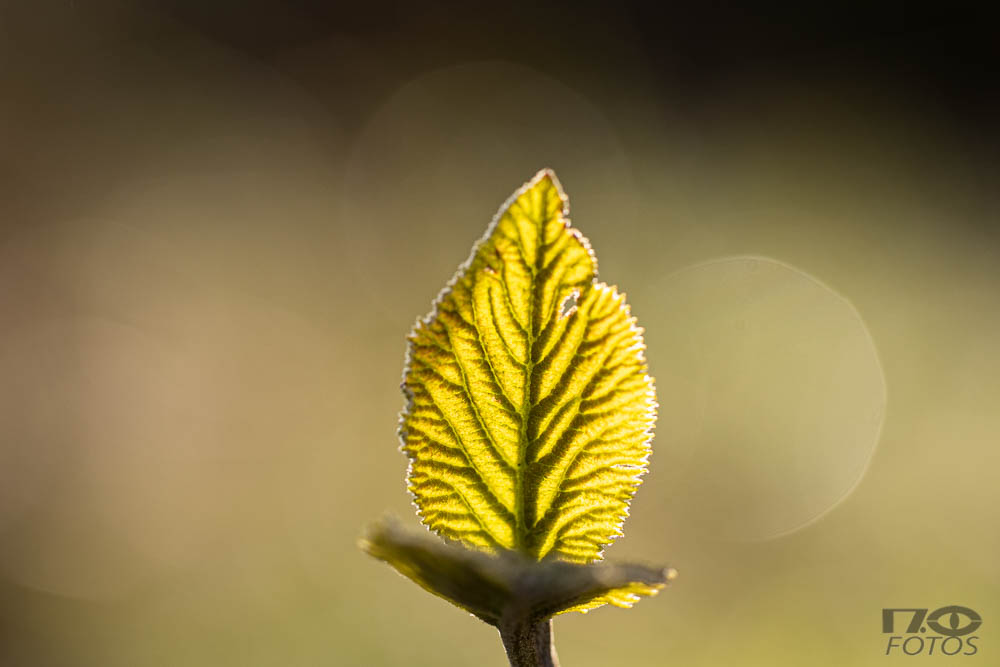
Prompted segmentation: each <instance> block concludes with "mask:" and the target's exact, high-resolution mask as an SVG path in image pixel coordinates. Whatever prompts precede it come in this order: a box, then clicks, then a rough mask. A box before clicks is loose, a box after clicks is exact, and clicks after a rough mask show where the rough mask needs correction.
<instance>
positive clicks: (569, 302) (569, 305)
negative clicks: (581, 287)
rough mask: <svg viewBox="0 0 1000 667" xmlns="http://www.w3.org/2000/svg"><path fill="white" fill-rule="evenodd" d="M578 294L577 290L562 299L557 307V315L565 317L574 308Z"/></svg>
mask: <svg viewBox="0 0 1000 667" xmlns="http://www.w3.org/2000/svg"><path fill="white" fill-rule="evenodd" d="M579 296H580V293H579V292H573V293H572V294H570V295H569V296H567V297H566V298H565V299H563V302H562V306H561V307H560V308H559V317H566V316H567V315H569V314H570V313H572V312H573V311H574V310H575V309H576V300H577V297H579Z"/></svg>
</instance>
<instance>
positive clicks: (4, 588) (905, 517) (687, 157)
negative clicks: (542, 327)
mask: <svg viewBox="0 0 1000 667" xmlns="http://www.w3.org/2000/svg"><path fill="white" fill-rule="evenodd" d="M942 11H943V10H942ZM987 25H988V24H987V23H986V22H985V21H984V20H980V17H978V16H977V15H976V14H975V13H974V12H972V11H966V10H960V9H952V10H949V13H941V14H933V13H926V14H924V13H920V12H919V11H917V10H912V9H911V10H910V11H909V12H902V10H901V6H896V5H895V4H894V3H888V4H885V5H883V6H879V7H877V8H872V7H865V8H863V9H862V8H860V7H859V8H855V9H848V8H825V9H816V10H805V9H799V10H796V11H794V12H792V13H786V12H783V11H779V10H777V9H774V8H772V9H767V8H762V9H761V10H760V11H750V10H747V9H739V10H738V9H735V8H732V7H728V6H724V5H718V6H715V5H713V6H712V7H711V8H701V7H698V6H694V5H692V6H689V7H684V6H675V7H660V8H657V9H653V8H648V7H644V6H642V5H639V4H632V5H622V6H614V5H611V4H607V5H599V4H593V3H585V4H583V5H581V6H578V7H574V8H572V9H567V8H561V7H557V6H554V5H551V6H545V7H537V6H525V7H516V6H513V5H503V6H499V5H498V6H496V7H489V8H487V7H476V6H472V5H465V4H461V3H449V2H431V3H422V4H421V5H419V6H417V5H416V4H410V3H374V4H372V3H363V4H360V3H359V4H351V5H347V4H342V3H319V2H304V1H299V2H292V3H278V2H264V1H259V0H255V1H253V2H249V3H228V2H220V3H208V4H202V3H195V2H134V3H124V2H110V1H95V2H87V1H85V0H43V1H41V2H38V3H18V2H12V1H11V2H0V665H12V666H18V667H20V666H27V667H36V666H38V667H49V666H52V667H57V666H58V667H62V666H66V667H77V666H88V667H89V666H95V667H117V666H122V667H126V666H128V667H132V666H135V665H143V666H147V665H148V666H168V665H170V666H174V665H191V666H202V665H205V666H208V665H212V666H217V665H240V666H244V665H246V666H250V665H253V666H257V665H260V666H265V665H283V666H284V665H320V664H324V665H397V664H409V665H468V664H475V665H480V664H482V665H501V664H504V658H503V654H502V651H501V648H500V644H499V641H498V639H497V637H496V636H495V632H494V631H492V630H491V629H490V628H488V627H487V626H485V625H484V624H482V623H480V622H478V621H476V620H475V619H473V618H471V617H469V616H468V615H467V614H464V613H463V612H461V611H459V610H457V609H454V608H451V607H449V606H448V605H447V604H446V603H444V602H442V601H440V600H437V599H435V598H433V597H431V596H429V595H427V594H426V593H424V592H423V591H421V590H419V589H418V588H417V587H415V586H413V585H412V584H410V583H409V582H406V581H405V580H403V579H402V578H400V577H398V576H396V575H395V574H393V573H392V572H391V571H390V570H388V569H387V568H386V567H384V566H383V565H381V564H379V563H376V562H374V561H372V560H370V559H367V558H366V557H365V556H364V555H363V554H362V553H361V552H360V551H358V549H357V548H356V546H355V541H356V539H357V537H358V535H359V534H360V532H361V529H362V527H363V526H364V524H366V523H367V522H369V521H371V520H373V519H376V518H377V517H379V516H380V515H381V514H382V513H383V512H387V511H388V512H392V513H394V514H396V515H398V516H401V517H402V518H403V519H404V522H408V523H410V524H411V525H413V526H414V527H415V526H416V519H415V518H414V516H413V514H412V508H411V506H410V504H409V498H408V497H407V495H406V492H405V488H404V482H403V476H404V472H405V468H406V465H405V459H404V457H403V456H402V454H400V453H399V451H398V449H397V446H398V443H397V441H396V435H395V426H396V419H397V414H398V411H399V409H400V408H401V406H402V396H401V394H400V392H399V387H398V385H399V379H400V373H401V370H402V364H403V353H404V337H405V335H406V333H407V331H408V329H409V327H410V326H411V325H412V323H413V321H414V320H415V319H416V317H418V316H420V315H423V314H424V313H425V312H426V311H427V310H428V309H429V307H430V302H431V299H432V298H433V296H434V295H435V294H436V293H437V291H438V290H439V289H440V288H441V287H442V286H443V285H444V284H445V282H446V281H447V280H448V278H449V277H450V275H451V272H452V271H453V270H454V268H455V266H457V265H458V264H459V262H460V261H462V260H463V259H464V258H465V257H466V256H467V254H468V250H469V247H470V246H471V244H472V243H473V242H474V241H475V240H476V239H477V238H479V236H480V235H481V234H482V232H483V230H484V229H485V227H486V225H487V223H488V222H489V220H490V217H491V216H492V215H493V213H494V212H495V210H496V207H497V206H498V205H499V204H500V202H502V201H503V200H504V199H505V198H506V197H507V195H508V194H509V193H510V192H511V191H513V190H514V189H515V188H516V187H517V186H519V185H520V184H521V183H522V182H524V181H525V180H527V179H528V178H530V177H531V176H532V175H533V174H534V173H535V172H536V171H537V170H538V169H539V168H542V167H546V166H548V167H552V168H554V169H555V170H556V172H557V173H558V175H559V177H560V179H561V181H562V183H563V185H564V187H565V189H566V190H567V192H568V194H569V197H570V201H571V206H572V214H573V220H574V224H576V225H577V226H578V227H579V228H580V229H581V230H582V231H583V233H584V234H585V235H586V236H588V238H589V239H590V241H591V242H592V244H593V246H594V248H595V250H596V253H597V256H598V260H599V263H600V270H601V277H602V279H603V280H606V281H608V282H610V283H614V284H617V285H619V286H620V287H621V288H622V289H623V290H624V291H625V292H627V293H628V295H629V300H630V303H631V305H632V309H633V312H634V313H635V314H636V315H637V316H638V318H639V321H640V324H642V325H643V326H644V327H645V328H646V330H647V344H648V347H649V349H648V357H649V361H650V367H651V372H652V374H653V375H654V376H655V377H656V378H657V381H658V382H657V384H658V391H659V399H660V403H661V417H660V421H659V424H658V429H657V436H656V439H655V441H654V455H653V458H652V460H651V472H650V474H649V475H648V476H647V478H646V482H645V484H644V486H643V487H642V488H641V489H640V491H639V493H638V495H637V497H636V500H635V502H634V504H633V511H632V517H631V518H630V520H629V522H628V523H626V526H625V532H626V536H625V537H624V538H623V539H622V540H621V541H620V543H619V544H616V545H614V546H613V547H612V548H610V549H609V551H608V557H609V558H633V559H641V560H649V561H662V562H666V563H669V564H671V565H673V566H675V567H676V568H677V569H678V570H679V571H680V578H679V579H678V581H677V583H676V584H675V585H674V586H673V587H672V588H671V589H669V590H667V591H666V592H664V593H663V594H662V595H661V596H659V597H658V598H656V599H653V600H650V601H644V602H642V603H640V604H639V605H637V607H636V608H635V609H633V610H631V611H627V612H626V611H621V610H615V609H611V610H606V609H602V610H599V611H596V612H594V613H592V614H589V615H588V616H586V617H584V616H580V615H572V616H571V617H561V618H559V619H558V620H557V621H556V624H555V633H556V640H557V646H558V649H559V652H560V655H561V656H562V658H563V661H564V664H566V665H581V666H582V665H661V664H672V663H676V664H686V665H719V664H732V665H752V664H762V665H786V664H787V665H800V664H812V663H815V662H816V661H817V660H819V661H820V662H821V663H822V664H851V665H868V664H871V665H875V664H883V663H884V662H886V661H889V662H898V661H899V660H903V659H906V658H905V657H904V658H896V657H892V658H886V657H885V656H884V652H885V642H884V636H883V635H882V634H881V625H880V620H881V609H882V608H883V607H890V606H898V607H914V606H915V607H929V608H931V609H934V608H936V607H939V606H942V605H946V604H960V605H964V606H968V607H971V608H973V609H976V610H977V611H979V612H980V613H981V614H982V616H983V618H984V619H985V621H984V625H983V627H982V629H981V630H980V634H981V635H982V640H981V642H980V643H981V646H982V648H981V650H980V653H979V654H978V655H976V656H972V657H963V658H962V660H963V661H964V662H972V663H976V664H992V662H993V658H992V657H991V656H995V655H996V651H997V650H998V648H997V647H998V646H1000V634H996V633H995V631H994V630H993V629H992V628H993V627H995V626H994V620H995V619H997V618H1000V605H998V600H1000V577H998V575H997V570H996V560H997V556H998V555H1000V530H998V528H997V526H1000V510H998V508H1000V485H998V484H997V477H998V473H1000V453H998V436H1000V412H998V410H997V407H996V406H997V405H998V403H1000V384H998V382H997V377H1000V355H998V354H997V349H996V340H997V330H998V328H1000V301H998V298H997V295H998V288H1000V236H998V224H997V223H998V214H1000V200H998V193H1000V188H998V187H997V184H998V178H997V177H998V171H1000V169H998V167H1000V165H998V163H997V160H996V155H997V149H998V148H1000V142H998V141H997V140H998V136H1000V135H998V126H997V124H996V122H995V119H996V117H997V116H996V112H997V111H998V106H997V103H996V102H997V99H996V94H995V89H996V86H995V82H994V81H993V80H992V79H991V77H990V74H989V72H990V70H991V67H992V62H993V60H992V57H993V56H995V53H994V50H995V48H996V45H995V43H994V42H995V40H993V39H992V37H991V35H989V34H988V30H987V28H986V26H987ZM817 656H821V658H818V657H817ZM912 659H917V658H912ZM933 659H937V658H932V659H928V660H925V661H929V660H933ZM941 659H947V658H941ZM918 660H919V659H918Z"/></svg>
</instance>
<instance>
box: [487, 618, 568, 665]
mask: <svg viewBox="0 0 1000 667" xmlns="http://www.w3.org/2000/svg"><path fill="white" fill-rule="evenodd" d="M500 639H502V640H503V647H504V649H505V650H506V651H507V659H508V660H510V665H511V667H559V657H558V656H557V655H556V646H555V644H553V643H552V619H545V620H543V621H538V620H534V619H527V618H519V619H512V620H509V621H505V622H503V623H501V625H500Z"/></svg>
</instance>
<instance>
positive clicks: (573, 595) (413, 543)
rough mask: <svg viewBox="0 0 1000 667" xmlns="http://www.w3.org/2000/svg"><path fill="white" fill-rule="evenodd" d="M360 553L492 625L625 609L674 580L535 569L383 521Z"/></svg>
mask: <svg viewBox="0 0 1000 667" xmlns="http://www.w3.org/2000/svg"><path fill="white" fill-rule="evenodd" d="M361 548H362V549H364V550H365V551H366V552H368V553H369V554H370V555H371V556H373V557H375V558H378V559H379V560H382V561H385V562H386V563H388V564H389V565H391V566H392V567H394V568H395V569H396V570H397V571H399V572H400V573H401V574H403V575H405V576H406V577H408V578H410V579H412V580H413V581H414V582H416V583H417V584H419V585H420V586H421V587H423V588H424V589H425V590H427V591H429V592H431V593H434V594H435V595H437V596H439V597H442V598H444V599H445V600H448V601H449V602H451V603H452V604H454V605H456V606H459V607H461V608H463V609H465V610H466V611H468V612H469V613H471V614H473V615H475V616H477V617H478V618H480V619H482V620H483V621H485V622H487V623H489V624H491V625H494V626H498V627H499V626H500V624H501V623H502V622H503V621H505V620H507V619H510V618H512V617H516V618H520V619H530V620H533V621H538V620H544V619H546V618H550V617H551V616H554V615H556V614H561V613H564V612H567V611H581V612H586V611H588V610H589V609H593V608H594V607H598V606H600V605H602V604H606V603H610V604H613V605H616V606H619V607H631V606H632V604H633V603H635V602H636V601H637V600H638V599H639V598H640V597H643V596H650V595H655V594H656V593H657V592H658V591H659V590H660V589H661V588H663V587H664V586H666V585H667V584H668V583H669V582H670V581H671V580H673V578H674V577H676V571H675V570H673V569H672V568H653V567H646V566H644V565H635V564H617V563H609V562H604V561H601V562H597V563H590V564H578V563H569V562H565V561H560V560H555V559H552V560H546V561H542V562H538V561H535V560H533V559H531V558H528V557H526V556H524V555H522V554H519V553H516V552H513V551H503V552H501V553H499V554H497V555H491V554H488V553H485V552H481V551H473V550H470V549H467V548H465V547H463V546H461V545H460V544H458V543H455V542H452V543H445V542H442V541H441V540H439V539H438V538H436V537H433V536H432V535H430V534H428V533H424V534H414V533H410V532H407V531H405V530H403V529H402V528H400V527H399V526H398V524H396V523H395V522H394V521H390V520H386V521H382V522H380V523H377V524H375V525H374V526H372V527H371V528H370V529H369V531H368V534H367V535H366V536H365V538H364V539H363V540H362V541H361Z"/></svg>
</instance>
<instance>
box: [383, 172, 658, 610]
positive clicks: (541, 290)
mask: <svg viewBox="0 0 1000 667" xmlns="http://www.w3.org/2000/svg"><path fill="white" fill-rule="evenodd" d="M567 214H568V204H567V200H566V196H565V195H564V194H563V192H562V189H561V188H560V186H559V182H558V181H557V180H556V177H555V175H554V174H553V173H552V172H551V171H549V170H543V171H541V172H539V173H538V174H537V175H536V176H535V177H534V178H533V179H532V180H531V181H529V182H528V183H527V184H525V185H524V186H523V187H522V188H521V189H520V190H518V191H517V192H515V193H514V195H513V196H512V197H511V198H510V199H509V200H508V201H507V202H506V203H505V204H504V205H503V206H502V207H501V209H500V211H499V213H498V214H497V216H496V218H495V219H494V221H493V223H492V225H490V227H489V229H488V231H487V233H486V235H485V236H484V237H483V239H482V240H481V241H480V242H479V243H478V244H477V245H476V246H475V247H474V248H473V252H472V256H471V257H470V258H469V259H468V261H467V262H466V263H465V264H463V265H462V266H461V267H460V268H459V270H458V273H457V274H456V275H455V277H454V278H453V279H452V280H451V282H449V283H448V286H447V287H446V288H445V289H444V290H443V291H442V292H441V294H440V295H439V296H438V298H437V300H436V301H435V304H434V309H433V310H432V312H431V313H430V314H429V315H428V316H427V317H426V318H424V319H422V320H420V321H419V322H418V323H417V325H416V326H415V328H414V330H413V332H412V333H411V335H410V337H409V350H408V361H407V366H406V370H405V373H404V378H403V388H404V392H405V393H406V395H407V398H408V404H407V406H406V408H405V410H404V412H403V414H402V419H401V424H400V437H401V440H402V445H403V447H402V448H403V451H404V452H405V453H406V454H407V456H408V457H409V458H410V461H411V463H410V469H409V473H408V485H409V489H410V491H411V492H412V494H413V496H414V499H415V502H416V505H417V507H418V510H419V514H420V516H421V519H422V521H423V522H424V523H425V524H426V525H427V526H428V527H430V528H431V529H432V530H434V531H436V532H437V533H439V534H440V535H442V536H444V537H446V538H449V539H453V540H458V541H461V542H463V543H464V544H465V545H466V546H469V547H473V548H477V549H481V550H485V551H489V552H502V551H504V550H510V551H516V552H519V553H521V554H523V555H525V556H527V557H529V558H530V559H533V560H541V559H543V558H545V557H550V558H552V557H554V558H558V559H561V560H565V561H570V562H577V563H588V562H591V561H594V560H597V559H599V558H601V554H602V550H603V548H604V547H605V546H606V545H607V544H609V543H610V542H611V541H612V540H614V539H615V537H617V536H618V535H620V534H621V527H622V523H623V521H624V520H625V517H626V516H627V514H628V505H629V503H630V501H631V499H632V496H633V494H634V493H635V489H636V487H637V486H638V485H639V483H640V476H641V475H642V474H643V473H644V472H645V471H646V464H647V459H648V456H649V453H650V445H649V443H650V439H651V437H652V436H651V433H652V427H653V423H654V419H655V411H656V400H655V394H654V389H653V381H652V378H650V377H649V375H648V374H647V372H646V362H645V358H644V356H643V350H644V345H643V341H642V330H641V329H640V328H638V327H637V326H636V322H635V319H634V318H633V317H632V316H631V315H630V313H629V310H628V306H627V305H626V304H625V299H624V297H623V295H621V294H620V293H618V292H617V290H616V289H615V288H614V287H609V286H607V285H605V284H603V283H599V282H597V280H596V271H597V267H596V259H595V257H594V254H593V252H592V251H591V249H590V245H589V243H588V242H587V240H586V239H585V238H584V237H583V236H582V235H581V234H580V233H579V232H578V231H577V230H576V229H574V228H573V227H571V226H570V223H569V219H568V217H567ZM632 592H636V591H625V592H624V593H621V594H620V595H619V596H618V597H615V596H614V595H611V596H610V597H606V598H602V599H601V601H600V602H597V603H596V604H603V603H604V602H612V603H620V604H625V603H626V602H628V600H630V599H631V598H630V597H629V595H630V593H632Z"/></svg>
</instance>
